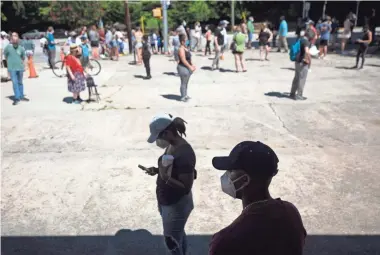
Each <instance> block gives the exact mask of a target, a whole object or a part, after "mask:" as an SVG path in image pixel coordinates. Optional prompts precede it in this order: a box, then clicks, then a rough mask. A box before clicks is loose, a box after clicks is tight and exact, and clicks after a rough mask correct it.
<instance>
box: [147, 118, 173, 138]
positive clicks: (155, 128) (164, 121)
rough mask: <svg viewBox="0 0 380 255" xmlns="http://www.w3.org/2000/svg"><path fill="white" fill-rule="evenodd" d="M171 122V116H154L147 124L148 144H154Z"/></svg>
mask: <svg viewBox="0 0 380 255" xmlns="http://www.w3.org/2000/svg"><path fill="white" fill-rule="evenodd" d="M173 120H174V118H173V116H172V115H170V114H167V113H163V114H157V115H156V116H154V118H153V119H152V121H151V122H150V124H149V129H150V136H149V138H148V143H154V142H155V141H156V140H157V138H158V135H159V134H160V133H161V132H162V131H164V130H165V129H166V128H167V127H168V126H169V125H170V124H171V123H172V122H173Z"/></svg>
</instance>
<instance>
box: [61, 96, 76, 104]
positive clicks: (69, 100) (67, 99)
mask: <svg viewBox="0 0 380 255" xmlns="http://www.w3.org/2000/svg"><path fill="white" fill-rule="evenodd" d="M73 101H74V98H73V97H64V98H63V99H62V102H65V103H66V104H72V103H73Z"/></svg>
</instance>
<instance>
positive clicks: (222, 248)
mask: <svg viewBox="0 0 380 255" xmlns="http://www.w3.org/2000/svg"><path fill="white" fill-rule="evenodd" d="M278 162H279V160H278V157H277V155H276V153H275V152H274V151H273V150H272V149H271V148H270V147H269V146H267V145H265V144H263V143H261V142H253V141H244V142H241V143H239V144H238V145H236V146H235V147H234V148H233V149H232V151H231V153H230V155H229V156H227V157H214V158H213V160H212V164H213V166H214V168H216V169H217V170H222V171H225V173H224V174H223V175H222V176H221V178H220V180H221V188H222V191H223V192H224V193H226V194H227V195H228V196H230V197H232V198H234V199H241V200H242V204H243V211H242V212H241V214H240V215H239V216H238V218H237V219H236V220H234V221H233V222H232V223H231V225H229V226H228V227H226V228H224V229H222V230H221V231H219V232H218V233H216V234H215V235H214V236H213V237H212V240H211V242H210V249H209V255H253V254H263V255H264V254H265V255H279V254H281V255H301V254H302V251H303V247H304V245H305V238H306V230H305V228H304V226H303V223H302V218H301V215H300V213H299V212H298V210H297V208H296V207H295V206H294V205H293V204H292V203H290V202H288V201H285V200H281V199H280V198H272V196H271V194H270V192H269V186H270V183H271V181H272V178H273V177H274V176H276V174H277V173H278Z"/></svg>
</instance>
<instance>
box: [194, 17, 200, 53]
mask: <svg viewBox="0 0 380 255" xmlns="http://www.w3.org/2000/svg"><path fill="white" fill-rule="evenodd" d="M201 35H202V27H201V24H200V23H199V22H195V25H194V34H193V37H192V40H194V42H192V46H193V49H192V50H193V51H202V42H201Z"/></svg>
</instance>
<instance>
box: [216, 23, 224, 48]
mask: <svg viewBox="0 0 380 255" xmlns="http://www.w3.org/2000/svg"><path fill="white" fill-rule="evenodd" d="M215 37H216V38H217V41H218V45H219V46H223V45H224V36H223V34H222V29H221V28H219V27H218V28H217V29H216V30H215Z"/></svg>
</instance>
